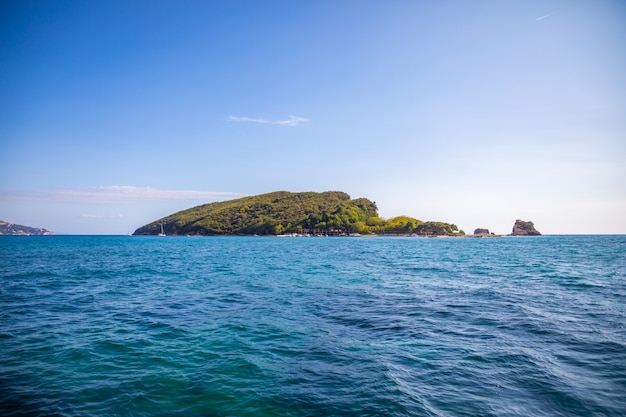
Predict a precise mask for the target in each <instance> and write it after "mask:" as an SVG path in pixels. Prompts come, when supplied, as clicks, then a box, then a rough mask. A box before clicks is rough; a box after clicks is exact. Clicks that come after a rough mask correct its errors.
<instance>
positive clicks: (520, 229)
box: [511, 219, 541, 236]
mask: <svg viewBox="0 0 626 417" xmlns="http://www.w3.org/2000/svg"><path fill="white" fill-rule="evenodd" d="M511 236H541V233H539V231H538V230H537V229H535V225H534V224H533V222H530V221H528V222H527V221H523V220H519V219H518V220H515V224H514V225H513V232H512V233H511Z"/></svg>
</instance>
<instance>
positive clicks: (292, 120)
mask: <svg viewBox="0 0 626 417" xmlns="http://www.w3.org/2000/svg"><path fill="white" fill-rule="evenodd" d="M226 120H227V121H229V122H249V123H264V124H270V125H282V126H298V125H301V124H304V123H308V122H309V119H307V118H306V117H298V116H289V118H287V119H285V120H267V119H255V118H253V117H246V116H228V118H227V119H226Z"/></svg>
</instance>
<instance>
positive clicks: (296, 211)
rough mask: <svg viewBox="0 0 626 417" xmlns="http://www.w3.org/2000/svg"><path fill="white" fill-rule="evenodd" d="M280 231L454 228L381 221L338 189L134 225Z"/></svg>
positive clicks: (213, 206) (221, 205)
mask: <svg viewBox="0 0 626 417" xmlns="http://www.w3.org/2000/svg"><path fill="white" fill-rule="evenodd" d="M161 225H162V226H163V230H164V232H165V234H166V235H169V236H177V235H178V236H179V235H192V236H212V235H280V234H284V233H311V234H350V233H360V234H369V233H418V234H419V233H422V234H428V235H441V234H448V233H452V232H453V231H455V230H456V226H454V225H450V224H448V223H441V222H426V223H425V222H422V221H420V220H416V219H413V218H411V217H407V216H400V217H396V218H394V219H390V220H384V219H382V218H380V217H379V216H378V208H377V207H376V204H375V203H374V202H372V201H370V200H368V199H366V198H357V199H351V198H350V196H349V195H348V194H346V193H344V192H340V191H327V192H323V193H315V192H302V193H291V192H287V191H277V192H273V193H268V194H261V195H257V196H251V197H244V198H239V199H236V200H229V201H222V202H216V203H210V204H204V205H201V206H197V207H193V208H190V209H187V210H183V211H179V212H178V213H174V214H172V215H169V216H167V217H164V218H162V219H159V220H156V221H154V222H152V223H149V224H147V225H145V226H142V227H140V228H139V229H137V230H136V231H135V233H133V234H134V235H157V234H159V233H160V231H161Z"/></svg>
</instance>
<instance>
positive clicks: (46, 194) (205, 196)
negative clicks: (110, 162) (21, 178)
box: [0, 185, 243, 204]
mask: <svg viewBox="0 0 626 417" xmlns="http://www.w3.org/2000/svg"><path fill="white" fill-rule="evenodd" d="M242 196H243V194H239V193H233V192H217V191H195V190H162V189H159V188H152V187H134V186H128V185H110V186H103V187H94V188H87V189H81V190H61V191H0V199H7V200H44V201H58V202H67V203H92V204H103V203H124V202H137V201H162V200H202V201H216V200H229V199H233V198H238V197H242Z"/></svg>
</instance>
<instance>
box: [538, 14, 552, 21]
mask: <svg viewBox="0 0 626 417" xmlns="http://www.w3.org/2000/svg"><path fill="white" fill-rule="evenodd" d="M550 16H552V13H549V14H546V15H543V16H541V17H538V18H536V19H535V22H539V21H540V20H543V19H547V18H549V17H550Z"/></svg>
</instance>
